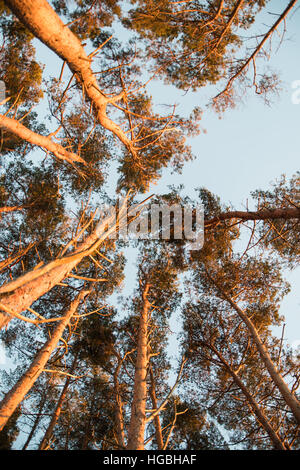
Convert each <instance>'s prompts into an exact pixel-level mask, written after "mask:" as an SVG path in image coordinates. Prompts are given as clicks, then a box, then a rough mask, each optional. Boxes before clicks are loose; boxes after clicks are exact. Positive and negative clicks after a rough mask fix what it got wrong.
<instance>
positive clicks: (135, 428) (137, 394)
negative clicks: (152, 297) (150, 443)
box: [127, 283, 150, 450]
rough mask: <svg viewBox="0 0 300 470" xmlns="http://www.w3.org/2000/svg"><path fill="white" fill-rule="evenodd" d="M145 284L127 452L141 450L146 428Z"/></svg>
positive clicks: (146, 310)
mask: <svg viewBox="0 0 300 470" xmlns="http://www.w3.org/2000/svg"><path fill="white" fill-rule="evenodd" d="M149 288H150V285H149V284H147V283H146V285H145V287H144V288H143V291H142V300H143V308H142V311H141V315H140V323H139V331H138V345H137V358H136V364H135V374H134V389H133V400H132V405H131V417H130V425H129V431H128V442H127V449H128V450H143V449H144V439H145V426H146V400H147V381H146V379H147V368H148V314H149V308H150V304H149V301H148V298H147V296H148V292H149Z"/></svg>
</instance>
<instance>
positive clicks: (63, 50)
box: [5, 0, 135, 153]
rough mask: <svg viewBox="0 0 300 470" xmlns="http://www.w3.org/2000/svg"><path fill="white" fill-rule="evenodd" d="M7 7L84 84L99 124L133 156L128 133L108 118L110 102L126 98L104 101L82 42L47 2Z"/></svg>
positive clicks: (28, 0) (11, 1)
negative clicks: (107, 109)
mask: <svg viewBox="0 0 300 470" xmlns="http://www.w3.org/2000/svg"><path fill="white" fill-rule="evenodd" d="M5 3H6V5H7V6H8V7H9V8H10V9H11V10H12V11H13V13H14V14H15V15H16V16H17V18H18V19H19V20H20V21H21V22H22V23H23V24H24V25H26V27H27V28H28V29H29V30H30V31H31V32H32V33H33V34H34V35H35V36H36V37H37V38H39V39H40V40H41V41H42V42H43V43H44V44H45V45H46V46H48V47H49V48H50V49H51V50H52V51H54V52H55V53H56V54H57V55H58V56H59V57H60V58H61V59H63V60H64V61H66V62H67V64H68V66H69V67H70V69H71V71H72V72H73V73H74V74H75V76H76V78H77V80H79V82H81V83H83V84H84V87H85V93H86V94H87V96H88V97H89V98H90V100H91V101H92V103H93V104H94V106H95V109H96V110H97V118H98V122H99V123H100V124H101V125H102V126H103V127H104V128H105V129H107V130H109V131H111V132H112V133H113V134H114V135H115V136H116V137H117V138H118V139H119V140H120V141H121V142H122V143H123V144H125V145H126V147H127V148H128V150H129V151H130V152H131V153H134V152H135V150H134V147H133V144H132V142H131V141H130V139H129V138H128V137H127V135H126V133H125V132H124V131H123V130H122V129H121V128H120V126H118V125H117V124H116V123H115V122H113V121H112V120H111V119H110V118H109V117H108V116H107V114H106V107H107V104H108V103H109V101H116V100H118V99H121V98H122V96H123V94H121V96H120V97H118V96H116V97H114V98H110V99H109V98H106V97H105V95H104V94H103V93H102V92H101V90H100V89H99V85H98V82H97V80H96V77H95V75H94V73H93V71H92V68H91V59H90V58H89V57H88V56H87V54H86V52H85V50H84V47H83V46H82V44H81V42H80V40H79V38H78V37H77V36H75V34H74V33H73V32H72V31H71V30H70V29H69V27H68V26H66V25H65V24H64V23H63V21H62V20H61V18H60V17H59V16H58V15H57V14H56V12H55V11H54V9H53V8H52V7H51V5H49V3H48V2H47V1H46V0H35V1H34V2H33V1H32V0H5ZM45 18H47V21H45Z"/></svg>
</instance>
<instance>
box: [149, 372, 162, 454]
mask: <svg viewBox="0 0 300 470" xmlns="http://www.w3.org/2000/svg"><path fill="white" fill-rule="evenodd" d="M149 372H150V381H151V382H150V398H151V401H152V407H153V410H157V408H158V406H157V399H156V392H155V378H154V374H153V370H152V367H151V366H150V369H149ZM154 426H155V438H156V443H157V447H158V448H159V450H163V449H164V441H163V435H162V429H161V424H160V417H159V415H156V416H155V418H154Z"/></svg>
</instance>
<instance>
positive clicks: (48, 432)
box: [39, 353, 78, 450]
mask: <svg viewBox="0 0 300 470" xmlns="http://www.w3.org/2000/svg"><path fill="white" fill-rule="evenodd" d="M77 356H78V353H77V354H75V357H74V360H73V363H72V366H71V369H70V374H73V372H74V370H75V367H76V364H77ZM70 381H71V376H70V375H69V376H68V377H67V379H66V381H65V385H64V387H63V389H62V392H61V394H60V397H59V399H58V402H57V405H56V408H55V411H54V413H53V416H52V418H51V420H50V423H49V425H48V428H47V430H46V432H45V435H44V437H43V439H42V441H41V443H40V445H39V450H46V448H47V446H48V443H49V440H50V438H51V436H52V434H53V430H54V428H55V425H56V423H57V421H58V419H59V417H60V413H61V410H62V405H63V403H64V400H65V397H66V394H67V391H68V388H69V385H70Z"/></svg>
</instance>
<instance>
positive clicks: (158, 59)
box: [0, 0, 300, 451]
mask: <svg viewBox="0 0 300 470" xmlns="http://www.w3.org/2000/svg"><path fill="white" fill-rule="evenodd" d="M269 4H272V2H271V1H267V0H251V1H244V0H209V1H208V0H201V1H199V0H183V1H169V0H158V1H152V0H151V1H148V0H147V1H144V0H130V1H128V2H121V1H120V0H105V1H100V0H73V1H72V2H71V1H66V0H48V1H47V0H35V1H31V0H0V41H1V48H0V61H1V68H0V80H1V83H3V84H4V86H5V97H4V99H3V100H2V101H1V102H0V107H1V109H0V112H1V114H0V131H1V135H0V154H1V169H0V256H1V258H0V271H1V285H0V328H1V333H0V339H1V341H2V342H3V345H4V347H5V353H6V357H7V358H9V360H10V361H11V362H12V364H13V367H11V368H9V367H6V366H5V367H4V368H3V370H1V371H0V372H1V378H2V380H1V387H0V393H1V395H0V399H1V402H0V449H5V450H8V449H23V450H26V449H34V450H102V451H104V450H124V451H125V450H144V449H155V450H162V451H166V450H171V449H173V450H179V449H186V450H221V449H223V450H224V449H227V450H228V449H234V448H241V449H248V450H250V449H251V450H256V449H260V450H261V449H266V450H270V449H277V450H287V451H289V450H295V449H299V448H300V442H299V425H300V401H299V400H300V396H299V385H300V363H299V357H298V356H297V355H296V354H295V351H294V350H293V349H292V348H291V347H290V346H289V344H288V343H287V342H286V341H284V325H285V321H286V320H285V318H284V317H283V315H282V312H281V304H282V301H283V299H284V298H285V296H286V295H287V294H288V293H289V292H290V289H292V288H294V286H290V285H289V283H288V282H287V280H286V273H287V272H290V271H291V270H293V269H294V268H296V267H297V266H298V262H299V254H300V249H299V247H300V239H299V236H300V191H299V190H300V187H299V186H300V174H299V172H298V173H296V174H294V175H293V176H292V177H291V178H287V177H286V176H285V175H278V179H277V181H276V182H275V183H273V185H272V186H270V187H268V188H263V189H261V188H259V189H257V190H256V191H254V192H253V193H252V194H251V195H247V194H246V195H245V197H248V196H249V197H251V198H252V203H253V204H252V209H251V210H249V208H248V207H247V208H246V209H243V210H241V209H240V208H235V207H232V206H229V205H228V204H227V203H226V202H223V201H222V194H213V192H212V191H211V190H210V188H208V187H206V186H205V185H202V186H201V187H198V188H194V189H195V193H196V195H197V196H196V197H195V198H194V199H192V198H191V197H189V196H187V195H186V193H185V187H184V186H185V185H186V186H188V185H189V182H188V181H184V179H183V178H182V185H181V186H180V187H175V186H170V187H169V192H167V193H164V194H158V193H155V184H156V183H157V182H158V181H159V180H160V179H161V178H162V177H163V175H164V170H166V169H172V170H173V171H174V172H177V173H179V174H180V173H181V171H182V170H183V169H184V167H185V165H186V164H187V163H189V162H191V161H192V160H194V159H196V158H197V157H196V156H195V155H194V154H193V150H192V146H191V142H192V139H193V138H194V137H196V136H198V135H199V134H201V132H203V129H202V118H203V115H205V111H204V109H205V106H206V105H207V106H208V108H209V109H210V110H213V112H216V113H217V114H218V115H219V116H220V117H222V116H224V115H226V112H229V110H230V109H231V108H233V107H235V106H238V105H239V104H240V103H241V102H242V99H243V100H247V97H248V96H249V95H251V94H253V93H254V95H258V96H259V97H262V98H263V100H264V103H265V104H266V105H267V104H269V103H270V100H271V96H272V94H274V93H279V88H280V87H279V77H278V76H277V75H276V74H275V73H274V72H271V71H270V70H269V68H268V66H267V65H266V59H270V60H272V46H273V48H274V44H273V43H274V42H275V38H276V37H279V40H278V39H277V40H278V42H279V43H280V42H282V41H283V37H284V34H285V32H286V29H287V30H288V20H289V18H290V16H291V14H293V13H294V12H295V11H296V7H297V4H298V0H292V1H287V0H286V1H285V2H281V3H280V7H279V8H278V4H277V5H276V7H277V11H276V14H272V15H271V18H272V23H271V24H270V25H269V26H266V25H265V23H263V21H262V18H264V16H263V15H265V14H267V13H268V12H269V10H268V8H269ZM272 6H273V5H272ZM298 6H299V5H298ZM262 24H263V26H262ZM258 25H259V26H260V29H259V31H260V32H258V29H257V28H258ZM261 27H263V32H261V31H262V29H261ZM41 44H43V46H41ZM279 45H280V44H279ZM43 48H46V49H47V50H49V51H51V53H52V54H53V56H54V57H55V60H56V64H57V68H56V70H54V71H51V72H50V73H49V71H48V70H47V67H46V66H47V64H46V61H45V58H44V57H43V50H45V49H43ZM57 71H59V72H58V73H57ZM153 83H156V84H161V86H162V87H164V88H163V89H164V90H170V94H171V95H172V90H179V91H180V96H181V99H182V102H184V100H185V97H186V95H187V94H188V93H190V92H192V93H194V94H195V93H197V92H199V90H200V89H205V90H207V92H208V94H209V98H208V100H207V102H205V103H200V104H201V106H200V105H199V103H196V102H195V103H194V104H195V105H193V109H192V111H191V112H189V113H184V112H183V111H180V112H179V110H178V108H180V106H178V105H177V103H174V105H173V106H170V105H166V106H164V107H162V106H160V103H158V102H157V100H156V96H155V93H153V90H152V88H151V86H152V84H153ZM193 96H196V95H193ZM2 98H3V97H2ZM2 98H1V99H2ZM180 109H181V108H180ZM245 113H247V106H245ZM212 131H213V130H212ZM216 138H217V136H216ZM258 171H259V170H258ZM153 193H154V194H153ZM149 201H150V202H149ZM241 203H242V201H241ZM151 205H152V206H153V205H156V206H158V207H160V208H162V207H166V208H167V211H168V210H169V215H170V217H169V221H168V222H166V221H164V219H163V215H162V214H160V215H159V222H160V223H159V224H158V226H156V228H155V230H156V232H155V233H153V230H152V231H151V229H153V227H152V225H151V217H150V216H151V214H152V213H151V211H150V212H149V211H148V212H147V208H149V207H151ZM175 206H176V207H177V208H178V207H179V208H180V209H179V212H177V214H175V210H174V207H175ZM200 207H201V208H202V213H201V217H202V218H201V220H202V229H203V232H204V241H203V245H202V246H199V247H197V249H191V245H190V243H189V242H190V240H189V237H188V235H187V230H186V229H187V226H188V219H186V218H184V219H183V218H182V216H183V214H184V213H185V212H184V210H185V209H187V208H190V215H191V217H190V219H189V220H190V222H191V227H192V228H193V229H195V230H197V229H199V226H198V225H199V220H198V219H197V217H198V215H199V214H198V212H197V211H198V209H197V208H200ZM144 210H146V212H144ZM145 213H146V215H145ZM183 220H184V221H183ZM164 223H168V224H169V225H168V227H167V228H168V230H167V232H168V234H169V235H168V236H167V237H165V236H164V234H165V231H164V227H163V224H164ZM180 224H181V225H180ZM130 228H131V229H132V230H133V229H136V231H135V234H136V236H135V237H133V240H132V239H129V240H128V238H126V237H122V233H124V230H125V231H126V230H127V229H129V230H130ZM200 228H201V227H200ZM141 235H145V236H141ZM129 238H130V237H129ZM133 261H135V265H134V267H133V266H132V263H133ZM130 266H131V267H130ZM128 282H129V283H131V285H132V286H133V288H132V291H131V292H129V290H128V288H124V285H125V286H127V283H128ZM282 326H283V331H282V336H281V337H278V335H276V334H275V327H276V328H279V327H280V328H282ZM174 328H177V330H178V335H177V340H176V341H177V343H176V346H174V344H172V340H173V339H174V336H175V334H174V332H173V329H174Z"/></svg>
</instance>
